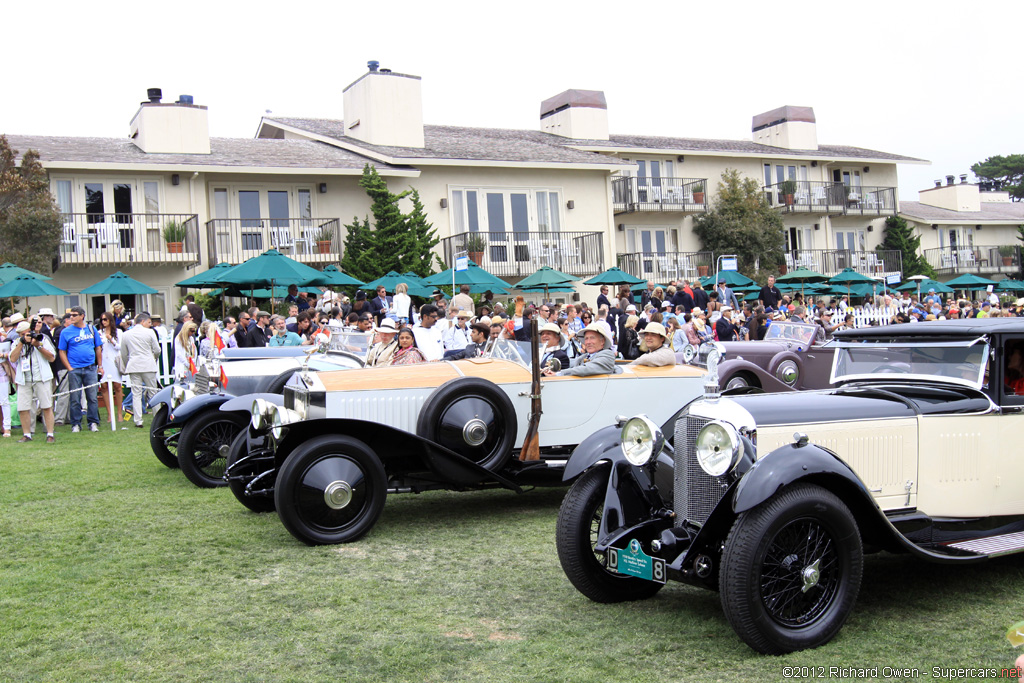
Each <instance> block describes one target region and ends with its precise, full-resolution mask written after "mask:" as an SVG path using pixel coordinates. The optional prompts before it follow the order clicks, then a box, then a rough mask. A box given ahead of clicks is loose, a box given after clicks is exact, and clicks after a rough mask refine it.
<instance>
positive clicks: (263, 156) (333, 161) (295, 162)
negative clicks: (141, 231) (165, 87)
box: [7, 135, 394, 170]
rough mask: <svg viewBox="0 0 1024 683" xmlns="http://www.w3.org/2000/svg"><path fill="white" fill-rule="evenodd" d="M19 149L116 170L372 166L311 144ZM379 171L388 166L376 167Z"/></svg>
mask: <svg viewBox="0 0 1024 683" xmlns="http://www.w3.org/2000/svg"><path fill="white" fill-rule="evenodd" d="M7 140H8V141H9V142H10V145H11V147H12V148H13V149H16V150H19V151H20V152H22V153H23V152H25V151H27V150H29V149H33V150H36V151H38V152H39V155H40V159H41V160H42V162H43V165H44V166H45V165H46V163H47V162H53V161H64V162H77V161H81V162H92V163H113V164H169V165H189V166H253V167H265V168H310V169H327V168H340V169H353V170H362V168H363V166H364V165H365V164H366V163H367V162H368V161H369V160H368V159H367V158H366V157H363V156H360V155H358V154H355V153H353V152H349V151H347V150H344V149H339V148H337V147H334V146H332V145H328V144H324V143H322V142H314V141H310V140H265V139H252V138H210V154H146V153H145V152H143V151H142V150H141V149H139V148H138V147H136V146H135V144H134V143H133V142H132V141H131V140H129V139H127V138H75V137H50V136H44V135H8V136H7ZM374 165H375V166H376V167H377V168H378V170H382V169H384V168H394V167H389V166H388V165H387V164H374Z"/></svg>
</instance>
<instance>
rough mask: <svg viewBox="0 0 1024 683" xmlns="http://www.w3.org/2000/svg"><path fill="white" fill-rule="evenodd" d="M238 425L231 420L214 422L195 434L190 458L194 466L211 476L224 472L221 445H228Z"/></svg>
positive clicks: (235, 434)
mask: <svg viewBox="0 0 1024 683" xmlns="http://www.w3.org/2000/svg"><path fill="white" fill-rule="evenodd" d="M237 432H238V427H237V426H236V425H235V424H234V423H233V422H231V421H228V420H225V421H223V422H214V423H213V424H210V425H208V426H207V427H206V428H205V429H203V430H202V431H201V432H199V434H197V435H196V440H195V446H194V447H193V454H192V458H193V460H195V463H196V466H197V467H199V468H200V469H201V470H203V471H204V472H206V473H207V474H210V475H212V476H218V477H219V476H220V475H222V474H224V467H225V460H224V456H223V455H221V450H220V449H221V446H230V445H231V442H232V441H233V440H234V438H235V436H237Z"/></svg>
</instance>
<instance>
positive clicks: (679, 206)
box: [612, 177, 708, 213]
mask: <svg viewBox="0 0 1024 683" xmlns="http://www.w3.org/2000/svg"><path fill="white" fill-rule="evenodd" d="M707 185H708V183H707V179H705V178H636V177H624V178H612V203H613V206H614V210H615V213H632V212H634V211H692V212H700V211H705V210H707V193H706V192H705V190H706V189H707Z"/></svg>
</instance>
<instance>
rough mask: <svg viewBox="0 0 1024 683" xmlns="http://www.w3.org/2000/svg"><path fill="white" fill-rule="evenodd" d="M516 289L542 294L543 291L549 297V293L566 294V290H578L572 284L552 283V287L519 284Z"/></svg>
mask: <svg viewBox="0 0 1024 683" xmlns="http://www.w3.org/2000/svg"><path fill="white" fill-rule="evenodd" d="M516 289H518V290H519V291H522V292H528V293H530V294H540V293H543V294H544V297H545V298H547V295H548V294H549V293H555V294H564V293H566V292H575V291H576V288H575V287H573V286H571V285H569V286H566V285H551V286H550V287H519V286H518V285H517V286H516Z"/></svg>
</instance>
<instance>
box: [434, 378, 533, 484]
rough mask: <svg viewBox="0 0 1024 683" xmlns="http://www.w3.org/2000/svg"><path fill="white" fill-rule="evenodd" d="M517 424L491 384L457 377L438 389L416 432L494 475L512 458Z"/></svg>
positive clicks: (501, 394) (508, 404)
mask: <svg viewBox="0 0 1024 683" xmlns="http://www.w3.org/2000/svg"><path fill="white" fill-rule="evenodd" d="M517 430H518V423H517V421H516V412H515V409H514V408H513V406H512V401H511V400H510V399H509V397H508V395H507V394H506V393H505V392H504V391H502V390H501V389H499V388H498V387H497V386H496V385H495V384H494V383H493V382H488V381H487V380H483V379H479V378H475V377H460V378H457V379H453V380H449V381H448V382H445V383H444V384H442V385H441V386H440V387H438V388H437V389H436V390H435V391H434V393H433V394H431V395H430V397H429V398H428V399H427V402H426V404H425V405H424V406H423V410H422V411H420V416H419V418H418V419H417V422H416V433H417V434H419V435H420V436H422V437H423V438H425V439H427V440H429V441H433V442H435V443H438V444H441V445H442V446H444V447H445V448H448V449H450V450H452V451H455V452H456V453H458V454H459V455H462V456H464V457H466V458H468V459H469V460H472V461H473V462H475V463H477V464H478V465H480V466H481V467H485V468H487V469H488V470H490V471H492V472H494V471H496V470H499V469H501V468H502V467H504V466H505V465H506V464H507V463H508V461H509V459H510V458H511V457H512V447H513V446H515V439H516V432H517Z"/></svg>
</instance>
